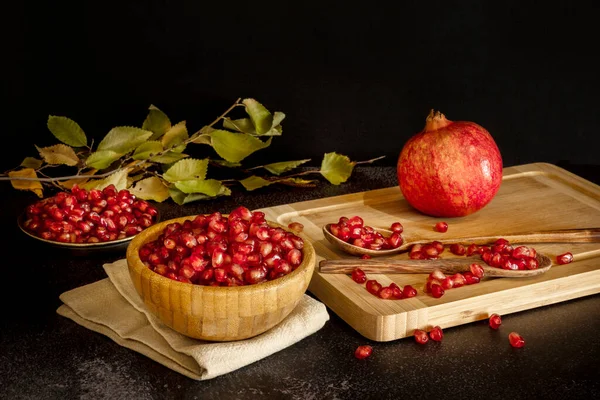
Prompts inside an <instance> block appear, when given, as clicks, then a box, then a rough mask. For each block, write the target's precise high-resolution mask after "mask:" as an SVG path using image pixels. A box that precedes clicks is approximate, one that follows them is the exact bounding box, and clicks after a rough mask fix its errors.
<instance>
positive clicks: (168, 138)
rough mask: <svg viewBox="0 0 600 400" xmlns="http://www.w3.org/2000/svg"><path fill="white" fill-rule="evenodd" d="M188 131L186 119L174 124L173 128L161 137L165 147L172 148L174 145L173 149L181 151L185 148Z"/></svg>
mask: <svg viewBox="0 0 600 400" xmlns="http://www.w3.org/2000/svg"><path fill="white" fill-rule="evenodd" d="M188 137H189V136H188V131H187V128H186V126H185V121H181V122H179V123H177V124H176V125H174V126H173V127H172V128H171V129H169V130H168V131H167V132H166V133H165V134H164V136H163V137H162V139H161V142H162V144H163V146H164V148H165V149H170V148H171V147H173V149H172V150H173V151H176V152H177V153H181V152H182V151H183V150H185V144H183V145H181V146H179V145H180V144H182V143H183V142H184V141H185V140H186V139H188Z"/></svg>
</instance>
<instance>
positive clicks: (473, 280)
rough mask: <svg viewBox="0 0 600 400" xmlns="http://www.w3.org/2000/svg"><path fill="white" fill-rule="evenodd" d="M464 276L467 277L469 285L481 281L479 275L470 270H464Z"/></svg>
mask: <svg viewBox="0 0 600 400" xmlns="http://www.w3.org/2000/svg"><path fill="white" fill-rule="evenodd" d="M462 275H463V277H464V278H465V282H466V283H467V285H473V284H475V283H479V277H477V276H475V275H473V274H472V273H471V272H470V271H467V272H463V274H462Z"/></svg>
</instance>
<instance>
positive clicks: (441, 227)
mask: <svg viewBox="0 0 600 400" xmlns="http://www.w3.org/2000/svg"><path fill="white" fill-rule="evenodd" d="M433 230H434V231H436V232H441V233H444V232H447V231H448V224H447V223H446V222H438V223H437V224H435V225H434V226H433Z"/></svg>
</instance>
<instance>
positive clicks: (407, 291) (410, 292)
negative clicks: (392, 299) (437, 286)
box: [402, 285, 417, 298]
mask: <svg viewBox="0 0 600 400" xmlns="http://www.w3.org/2000/svg"><path fill="white" fill-rule="evenodd" d="M416 295H417V289H415V288H414V287H412V286H411V285H405V286H404V288H403V289H402V296H403V297H404V298H410V297H415V296H416Z"/></svg>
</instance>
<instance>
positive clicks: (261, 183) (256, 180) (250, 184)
mask: <svg viewBox="0 0 600 400" xmlns="http://www.w3.org/2000/svg"><path fill="white" fill-rule="evenodd" d="M240 183H241V184H242V186H244V188H246V190H248V191H252V190H254V189H258V188H261V187H265V186H269V185H270V184H272V183H274V182H272V181H268V180H266V179H264V178H261V177H260V176H256V175H252V176H249V177H247V178H246V179H242V180H241V181H240Z"/></svg>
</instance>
